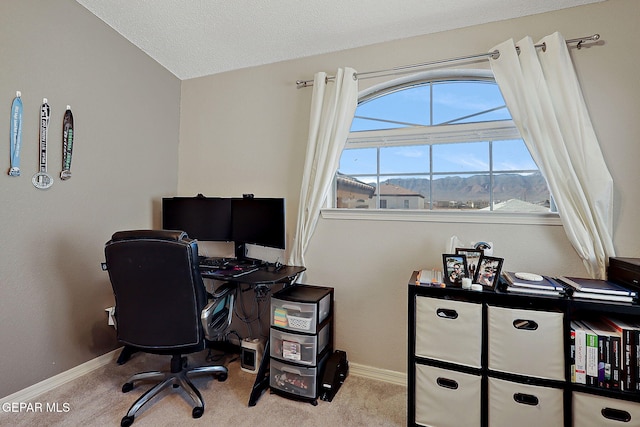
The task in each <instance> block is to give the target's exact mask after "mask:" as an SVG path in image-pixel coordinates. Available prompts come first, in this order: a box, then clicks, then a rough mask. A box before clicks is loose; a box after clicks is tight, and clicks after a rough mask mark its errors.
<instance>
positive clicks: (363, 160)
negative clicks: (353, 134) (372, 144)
mask: <svg viewBox="0 0 640 427" xmlns="http://www.w3.org/2000/svg"><path fill="white" fill-rule="evenodd" d="M377 170H378V160H377V148H353V149H348V150H344V151H343V152H342V157H340V166H339V167H338V172H339V173H341V174H345V175H362V174H376V173H377Z"/></svg>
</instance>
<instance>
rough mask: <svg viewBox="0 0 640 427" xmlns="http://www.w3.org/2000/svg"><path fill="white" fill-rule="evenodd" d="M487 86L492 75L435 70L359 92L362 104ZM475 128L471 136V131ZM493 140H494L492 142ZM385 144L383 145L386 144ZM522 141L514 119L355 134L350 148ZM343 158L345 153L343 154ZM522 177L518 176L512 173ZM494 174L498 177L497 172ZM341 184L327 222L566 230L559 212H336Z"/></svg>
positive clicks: (324, 214)
mask: <svg viewBox="0 0 640 427" xmlns="http://www.w3.org/2000/svg"><path fill="white" fill-rule="evenodd" d="M464 80H470V81H486V82H488V83H494V84H495V79H494V77H493V73H492V72H491V71H490V70H472V69H469V70H435V71H426V72H422V73H419V74H415V75H413V76H406V77H402V78H400V79H394V80H391V81H388V82H384V83H381V84H379V85H376V86H373V87H371V88H368V89H365V90H363V91H361V92H360V95H359V97H358V105H360V104H362V103H364V102H368V101H371V100H373V99H376V98H378V97H381V96H385V95H387V94H389V93H393V92H397V91H400V90H404V89H407V88H410V87H412V86H417V85H422V84H424V83H437V82H446V81H464ZM469 128H472V131H471V130H470V129H469ZM489 135H490V137H489ZM381 139H384V142H383V143H381ZM507 139H522V136H521V135H520V132H519V131H518V129H517V127H516V125H515V124H514V123H513V120H501V121H492V122H476V123H459V124H451V125H447V126H446V127H444V126H442V127H440V126H437V125H435V126H415V127H408V128H394V129H389V130H372V131H355V132H352V133H351V134H350V135H349V139H348V142H347V145H345V149H347V147H348V148H372V147H375V148H378V149H380V148H383V147H393V146H409V145H425V144H440V143H461V142H462V143H464V142H477V141H479V140H484V141H499V140H507ZM341 155H342V154H341ZM510 172H519V171H510ZM492 173H493V172H492ZM336 191H337V187H336V180H335V179H334V182H333V187H332V189H331V191H330V194H329V197H328V198H327V201H326V203H325V205H326V206H325V208H324V209H322V210H321V215H322V217H323V218H326V219H356V220H385V221H388V220H392V221H418V222H425V221H426V222H448V223H481V224H492V223H497V224H539V225H562V223H561V221H560V217H559V215H558V213H557V212H544V213H539V212H500V211H493V210H492V211H488V212H481V211H450V210H429V209H425V210H411V209H408V210H407V209H393V210H389V209H382V208H376V209H349V208H336V207H335V202H336V200H335V199H336V196H337V194H336Z"/></svg>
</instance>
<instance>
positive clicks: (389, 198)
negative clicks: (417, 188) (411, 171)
mask: <svg viewBox="0 0 640 427" xmlns="http://www.w3.org/2000/svg"><path fill="white" fill-rule="evenodd" d="M379 193H380V209H425V203H424V196H423V195H422V194H420V193H416V192H414V191H411V190H408V189H406V188H404V187H400V186H399V185H393V184H380V192H379ZM376 195H377V193H376ZM373 204H374V205H375V199H374V200H373ZM373 207H374V206H372V208H373ZM427 208H428V206H427Z"/></svg>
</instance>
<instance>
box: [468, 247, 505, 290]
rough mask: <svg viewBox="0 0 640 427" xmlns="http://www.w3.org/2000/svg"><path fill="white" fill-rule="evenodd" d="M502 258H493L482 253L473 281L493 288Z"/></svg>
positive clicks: (496, 281)
mask: <svg viewBox="0 0 640 427" xmlns="http://www.w3.org/2000/svg"><path fill="white" fill-rule="evenodd" d="M503 261H504V259H503V258H494V257H490V256H484V255H482V256H481V257H480V263H479V264H478V269H477V271H476V276H475V278H474V283H479V284H481V285H482V286H484V287H486V288H491V289H495V288H496V285H497V284H498V279H499V278H500V270H502V262H503Z"/></svg>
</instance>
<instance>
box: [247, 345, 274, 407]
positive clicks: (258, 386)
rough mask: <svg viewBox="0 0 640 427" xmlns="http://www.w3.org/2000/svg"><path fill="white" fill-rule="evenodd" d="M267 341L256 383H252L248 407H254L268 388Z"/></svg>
mask: <svg viewBox="0 0 640 427" xmlns="http://www.w3.org/2000/svg"><path fill="white" fill-rule="evenodd" d="M268 369H269V340H267V343H266V345H265V346H264V355H263V356H262V361H261V362H260V368H258V373H257V375H256V381H255V382H254V383H253V389H251V396H250V397H249V406H256V403H258V399H260V397H261V396H262V393H264V391H265V390H266V389H268V388H269V372H268V371H267V370H268Z"/></svg>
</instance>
